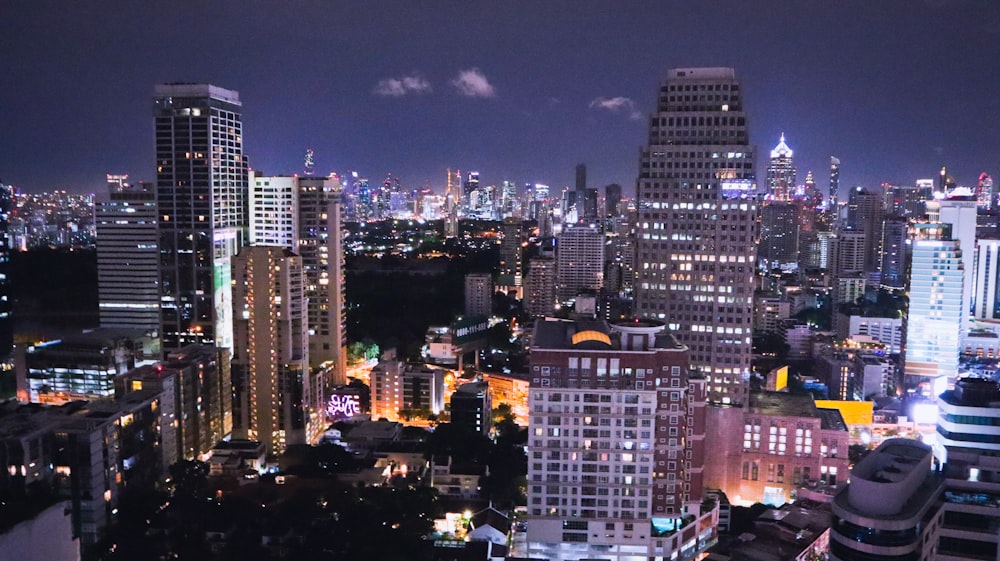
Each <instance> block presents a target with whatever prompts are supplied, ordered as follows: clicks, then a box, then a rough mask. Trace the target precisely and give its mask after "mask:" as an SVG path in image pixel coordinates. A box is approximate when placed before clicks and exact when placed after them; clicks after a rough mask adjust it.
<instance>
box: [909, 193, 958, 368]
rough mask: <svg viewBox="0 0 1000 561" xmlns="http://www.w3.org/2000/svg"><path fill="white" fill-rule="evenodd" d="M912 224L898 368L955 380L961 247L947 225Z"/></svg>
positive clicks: (929, 205) (930, 204)
mask: <svg viewBox="0 0 1000 561" xmlns="http://www.w3.org/2000/svg"><path fill="white" fill-rule="evenodd" d="M933 205H934V201H930V202H928V203H927V206H928V209H929V211H930V209H931V207H932V206H933ZM914 227H915V230H916V233H917V234H916V238H915V239H914V240H913V244H912V247H913V250H912V251H913V257H912V262H911V267H910V309H909V315H908V317H907V330H906V351H905V365H904V368H903V372H904V374H906V376H914V377H917V378H918V379H922V381H925V382H931V383H932V384H933V380H935V379H938V378H942V377H944V379H945V380H954V379H955V377H956V376H957V375H958V355H959V347H960V344H961V342H962V341H961V335H962V332H963V326H964V323H965V319H966V318H967V317H968V313H967V312H964V310H963V308H962V306H963V302H964V301H963V296H962V295H963V292H962V283H963V279H964V270H963V269H962V250H961V248H960V247H959V242H958V241H956V240H952V239H951V234H950V228H951V227H950V226H949V225H947V224H941V223H934V222H932V223H922V224H915V225H914ZM914 381H916V380H914Z"/></svg>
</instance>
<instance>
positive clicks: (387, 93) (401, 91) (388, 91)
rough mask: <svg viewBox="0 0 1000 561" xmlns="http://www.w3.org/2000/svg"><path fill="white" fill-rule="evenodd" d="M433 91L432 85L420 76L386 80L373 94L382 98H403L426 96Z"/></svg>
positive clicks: (373, 90) (413, 75)
mask: <svg viewBox="0 0 1000 561" xmlns="http://www.w3.org/2000/svg"><path fill="white" fill-rule="evenodd" d="M431 91H433V89H432V88H431V83H430V82H428V81H427V80H426V79H424V78H423V77H422V76H420V75H419V74H412V75H410V76H403V77H401V78H385V79H383V80H379V82H378V83H377V84H375V87H374V88H372V93H373V94H375V95H380V96H382V97H402V96H404V95H407V94H411V93H415V94H425V93H430V92H431Z"/></svg>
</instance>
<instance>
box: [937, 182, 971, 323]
mask: <svg viewBox="0 0 1000 561" xmlns="http://www.w3.org/2000/svg"><path fill="white" fill-rule="evenodd" d="M937 202H938V203H939V204H940V210H939V216H940V221H941V223H942V224H950V225H951V239H953V240H955V241H957V242H958V246H959V248H960V249H961V250H962V268H963V272H964V273H965V279H964V282H963V283H962V314H963V317H962V319H963V320H968V316H969V314H970V313H972V300H973V289H974V285H975V283H976V198H975V194H974V193H973V192H972V190H971V189H968V188H966V187H959V188H957V189H952V190H951V191H950V192H949V193H948V196H947V197H945V198H944V199H941V200H939V201H937ZM965 327H967V322H963V334H964V332H965V329H964V328H965Z"/></svg>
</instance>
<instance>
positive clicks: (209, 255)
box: [153, 84, 247, 352]
mask: <svg viewBox="0 0 1000 561" xmlns="http://www.w3.org/2000/svg"><path fill="white" fill-rule="evenodd" d="M155 96H156V99H155V107H154V110H153V113H154V116H155V132H156V193H157V209H158V212H157V216H158V219H159V232H160V240H159V249H160V298H161V299H160V317H161V329H160V336H161V337H162V342H163V343H162V344H163V349H164V350H165V351H168V352H169V351H171V350H176V349H180V348H182V347H185V346H187V345H189V344H204V345H218V346H220V347H224V348H232V344H233V316H232V308H233V306H232V282H231V280H232V278H231V265H230V260H231V259H232V257H233V256H235V255H236V253H237V252H238V251H239V249H240V247H242V246H243V244H244V243H245V239H246V228H247V203H246V197H247V162H246V159H245V158H244V155H243V125H242V118H241V114H240V112H241V109H242V106H241V103H240V98H239V94H238V93H237V92H235V91H232V90H226V89H223V88H219V87H217V86H212V85H208V84H164V85H159V86H156V90H155Z"/></svg>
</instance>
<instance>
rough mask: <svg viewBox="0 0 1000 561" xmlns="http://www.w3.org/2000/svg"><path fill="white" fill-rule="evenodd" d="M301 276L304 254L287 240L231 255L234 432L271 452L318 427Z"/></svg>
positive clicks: (305, 438) (306, 438)
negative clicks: (294, 250) (281, 244)
mask: <svg viewBox="0 0 1000 561" xmlns="http://www.w3.org/2000/svg"><path fill="white" fill-rule="evenodd" d="M303 284H304V275H303V272H302V261H301V259H300V258H299V257H298V256H297V255H295V254H294V253H292V252H291V251H290V250H288V249H286V248H283V247H267V246H248V247H245V248H243V249H242V250H240V253H239V254H237V256H236V257H234V258H233V306H234V310H233V315H234V317H235V318H236V321H235V332H236V333H235V345H234V346H233V365H232V379H233V387H234V389H235V398H234V412H233V413H234V415H233V417H234V418H233V434H234V435H235V436H236V437H238V438H246V439H250V440H259V441H261V442H263V443H264V445H265V446H266V447H267V451H268V453H269V454H281V453H282V452H283V451H284V450H285V447H287V446H289V445H291V444H309V443H311V442H312V441H313V439H314V438H315V437H317V436H318V435H319V431H320V421H321V417H322V405H321V404H322V403H323V400H322V398H321V395H316V393H315V392H316V391H317V390H318V391H322V389H321V388H316V387H314V384H313V383H312V381H311V376H310V374H311V373H310V370H309V343H308V334H307V328H306V298H305V288H304V286H303Z"/></svg>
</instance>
